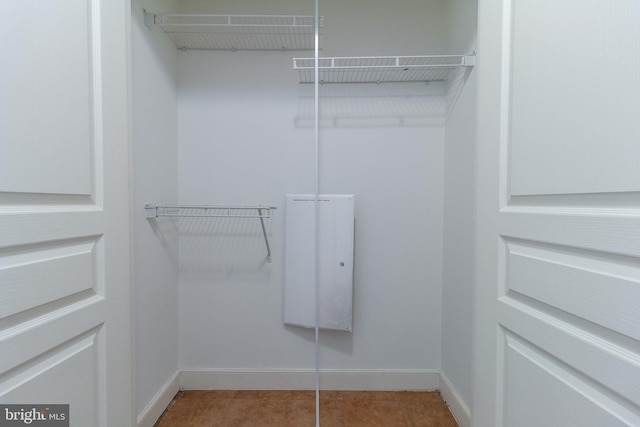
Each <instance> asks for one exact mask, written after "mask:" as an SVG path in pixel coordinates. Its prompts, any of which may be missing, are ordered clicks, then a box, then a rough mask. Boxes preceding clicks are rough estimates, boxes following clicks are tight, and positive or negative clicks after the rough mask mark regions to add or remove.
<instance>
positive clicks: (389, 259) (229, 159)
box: [179, 0, 444, 387]
mask: <svg viewBox="0 0 640 427" xmlns="http://www.w3.org/2000/svg"><path fill="white" fill-rule="evenodd" d="M356 3H358V7H356V6H355V5H350V6H346V5H344V4H343V2H339V1H331V2H329V1H326V2H323V5H325V6H324V7H323V10H322V11H321V13H322V14H323V15H324V16H325V19H326V27H325V30H324V31H325V32H326V34H327V36H326V37H327V38H326V40H325V44H324V49H325V51H324V52H323V54H325V55H328V54H334V55H336V54H341V55H347V54H349V55H361V54H369V55H371V54H376V53H377V54H380V55H384V54H412V53H434V52H441V51H443V50H444V46H443V45H442V43H443V40H444V35H443V31H444V29H443V24H442V22H443V19H442V18H443V11H444V9H443V2H442V1H434V2H409V1H408V2H407V3H406V4H404V5H402V6H398V5H397V4H395V5H394V7H390V6H388V5H387V4H388V2H386V1H382V0H379V1H367V2H364V1H360V2H356ZM227 6H228V5H227ZM209 12H214V11H211V10H210V11H209ZM224 12H225V13H235V12H236V11H235V10H230V6H228V7H227V8H226V10H224ZM245 12H246V11H245ZM261 12H263V11H261ZM356 12H357V13H359V15H357V14H356ZM282 13H284V12H282ZM290 13H291V12H290ZM301 13H304V12H301ZM307 13H312V10H309V11H308V12H307ZM415 16H421V17H424V19H421V20H417V19H415ZM350 18H351V19H350ZM330 22H332V23H333V24H331V25H336V27H335V28H334V29H333V30H332V31H329V29H328V27H329V25H330V24H329V23H330ZM407 22H408V23H410V24H411V25H410V26H409V27H408V28H405V24H406V23H407ZM338 23H340V25H342V26H338ZM347 24H349V25H350V27H349V28H347ZM403 30H408V31H409V33H410V34H412V36H411V37H410V38H404V37H400V38H399V39H397V40H396V42H395V43H396V45H394V42H393V40H394V37H393V35H394V34H397V33H403ZM329 33H331V34H337V33H342V34H351V36H350V37H347V38H345V39H344V40H335V41H330V39H329V37H330V36H329ZM359 34H360V35H363V37H357V35H359ZM383 39H384V43H383V44H380V45H379V46H381V48H382V51H380V52H378V51H376V49H374V47H375V46H378V45H377V44H376V43H377V42H376V40H378V41H381V43H382V40H383ZM341 43H342V44H341ZM307 55H308V54H307ZM294 56H300V52H298V53H295V54H294V53H289V52H286V53H282V52H265V53H258V52H235V53H231V52H198V51H188V52H181V53H180V54H179V64H180V65H179V117H180V119H179V124H180V126H179V128H180V132H179V140H180V147H179V164H180V172H179V173H180V185H179V193H180V202H181V203H199V204H202V203H208V204H257V203H263V204H275V205H278V206H279V207H280V209H278V210H277V211H275V217H274V219H273V220H272V221H271V222H270V224H269V225H270V237H271V240H270V241H271V245H272V249H273V263H271V264H268V263H264V256H265V251H264V247H263V241H262V239H261V236H260V231H259V229H258V228H257V224H256V222H250V221H245V220H210V219H207V220H200V219H195V220H185V221H182V222H181V228H180V230H181V231H180V271H181V273H180V364H181V368H182V369H186V370H189V369H195V370H199V369H205V370H206V369H231V368H237V369H249V370H250V369H254V370H261V369H262V370H265V369H274V370H278V369H283V370H286V369H298V368H301V369H304V368H313V364H314V349H313V335H312V332H311V331H308V330H303V329H300V328H295V327H285V326H283V324H282V263H283V259H282V255H283V247H282V242H283V235H282V233H283V221H284V217H285V215H286V213H285V212H284V210H283V206H284V194H286V193H305V192H306V193H311V192H313V189H314V187H313V130H312V128H311V127H309V126H308V124H309V120H308V118H309V114H310V111H311V110H310V102H311V99H312V96H313V92H312V91H313V88H312V86H310V85H300V84H298V83H297V76H296V75H295V73H294V71H293V70H292V61H291V58H292V57H294ZM414 90H415V91H417V92H414ZM415 93H417V94H419V95H421V98H420V99H421V102H422V103H424V104H428V103H429V102H430V100H431V98H430V97H429V96H428V95H429V93H428V90H427V89H425V86H424V85H423V86H422V87H420V88H418V87H412V86H409V87H407V86H404V85H381V86H376V85H372V86H358V87H357V88H353V87H350V86H333V87H330V86H329V85H326V86H323V87H321V94H322V96H323V99H322V105H323V107H322V108H323V119H325V120H323V124H324V126H323V128H322V130H321V176H322V179H321V192H325V193H352V194H355V197H356V217H357V219H356V249H355V285H354V323H353V333H351V334H350V333H339V332H323V333H322V340H321V341H322V344H323V348H322V353H321V367H322V368H324V369H347V370H350V369H351V370H362V369H365V370H366V369H371V370H383V371H384V370H398V369H407V370H428V369H434V370H438V369H439V368H440V356H441V352H440V340H441V335H440V334H441V280H442V245H443V242H442V221H443V218H442V214H443V179H444V168H443V163H444V127H443V126H442V123H441V122H438V121H437V120H429V118H428V117H413V118H412V119H411V120H410V121H409V122H403V121H399V120H397V117H396V115H397V114H398V113H397V112H398V111H401V112H402V111H406V110H407V105H409V103H410V102H413V100H412V99H411V98H409V95H414V94H415ZM372 99H373V101H371V100H372ZM372 102H373V103H379V104H381V105H382V108H380V109H375V108H374V109H370V108H369V106H370V104H371V103H372ZM381 112H382V113H381ZM342 118H347V119H348V120H346V121H342V120H340V119H342ZM334 119H337V120H334ZM380 386H381V387H384V384H381V385H380Z"/></svg>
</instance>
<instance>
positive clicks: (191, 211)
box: [144, 204, 277, 262]
mask: <svg viewBox="0 0 640 427" xmlns="http://www.w3.org/2000/svg"><path fill="white" fill-rule="evenodd" d="M275 209H277V207H276V206H263V205H254V206H225V205H167V206H160V205H152V204H145V205H144V210H145V212H146V217H147V219H154V218H158V217H174V218H256V219H259V220H260V225H261V227H262V235H263V237H264V243H265V246H266V248H267V262H271V247H270V246H269V238H268V236H267V228H266V227H265V225H264V220H265V219H268V218H271V211H272V210H275ZM185 211H188V212H185ZM247 212H249V213H247Z"/></svg>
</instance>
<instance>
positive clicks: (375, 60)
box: [293, 54, 475, 84]
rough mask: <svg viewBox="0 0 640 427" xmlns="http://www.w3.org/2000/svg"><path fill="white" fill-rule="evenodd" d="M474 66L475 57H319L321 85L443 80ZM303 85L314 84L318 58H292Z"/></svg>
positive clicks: (472, 55)
mask: <svg viewBox="0 0 640 427" xmlns="http://www.w3.org/2000/svg"><path fill="white" fill-rule="evenodd" d="M474 65H475V55H474V54H471V55H423V56H352V57H346V56H345V57H324V58H318V70H319V77H318V79H319V82H320V84H324V83H392V82H393V83H400V82H404V83H410V82H431V81H444V80H446V78H447V77H448V75H449V73H450V72H451V71H452V70H455V69H459V68H470V67H473V66H474ZM293 69H294V70H295V71H297V72H298V77H299V80H300V83H313V82H314V69H315V58H293Z"/></svg>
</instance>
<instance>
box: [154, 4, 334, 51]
mask: <svg viewBox="0 0 640 427" xmlns="http://www.w3.org/2000/svg"><path fill="white" fill-rule="evenodd" d="M145 23H146V24H147V25H149V26H157V27H160V28H161V29H162V30H163V31H164V32H165V33H167V35H168V36H169V37H170V38H171V39H172V40H173V42H174V43H175V44H176V46H177V47H178V48H180V49H197V50H231V51H236V50H279V51H286V50H313V49H314V40H315V21H314V17H313V16H294V15H163V14H153V13H145ZM322 24H323V18H322V17H320V25H321V26H322Z"/></svg>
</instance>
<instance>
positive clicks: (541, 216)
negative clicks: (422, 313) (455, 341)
mask: <svg viewBox="0 0 640 427" xmlns="http://www.w3.org/2000/svg"><path fill="white" fill-rule="evenodd" d="M478 73H479V74H478V84H479V92H478V98H479V105H478V123H479V125H478V126H479V127H478V132H479V133H478V138H479V148H478V150H477V152H478V153H479V158H478V194H477V198H478V204H477V208H478V223H477V229H478V236H477V237H478V238H477V248H476V249H477V280H478V282H477V294H476V299H475V300H476V313H475V316H476V317H475V318H476V326H475V343H474V344H475V355H474V380H475V382H474V401H473V409H472V418H473V425H475V426H478V427H539V426H545V427H554V426H555V427H567V426H580V427H601V426H608V427H613V426H638V425H640V78H639V77H638V76H640V2H638V1H637V0H616V1H609V0H587V1H585V0H561V1H558V0H536V1H529V0H480V3H479V33H478Z"/></svg>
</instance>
